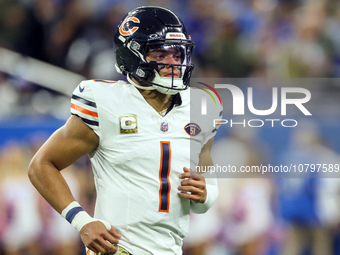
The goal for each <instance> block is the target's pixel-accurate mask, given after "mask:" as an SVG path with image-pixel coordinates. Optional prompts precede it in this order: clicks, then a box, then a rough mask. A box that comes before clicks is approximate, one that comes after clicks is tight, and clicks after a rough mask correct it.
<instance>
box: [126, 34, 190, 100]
mask: <svg viewBox="0 0 340 255" xmlns="http://www.w3.org/2000/svg"><path fill="white" fill-rule="evenodd" d="M138 45H141V44H140V43H138ZM128 48H129V49H130V50H131V52H133V54H135V55H136V56H138V57H139V60H140V62H139V66H138V68H137V69H136V71H135V72H133V73H130V75H131V77H133V78H134V79H135V80H137V81H138V82H139V83H140V84H141V85H137V86H136V84H135V83H134V82H133V81H131V77H129V75H128V80H129V81H130V82H132V83H133V84H134V85H135V86H136V87H138V88H141V89H145V90H154V89H156V90H157V91H159V92H161V93H163V94H171V95H174V94H177V93H178V92H179V91H181V90H185V89H186V88H187V87H188V85H189V80H190V77H191V72H192V70H193V65H192V64H191V52H192V48H193V44H192V43H190V42H184V41H182V40H180V42H178V40H176V41H166V42H164V43H159V42H158V43H146V44H145V47H143V48H142V53H141V52H140V51H139V50H138V48H140V47H136V42H135V43H130V47H128ZM148 85H149V86H148Z"/></svg>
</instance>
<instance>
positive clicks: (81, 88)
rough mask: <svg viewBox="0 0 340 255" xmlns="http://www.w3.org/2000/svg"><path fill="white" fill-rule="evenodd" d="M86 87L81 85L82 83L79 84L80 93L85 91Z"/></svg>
mask: <svg viewBox="0 0 340 255" xmlns="http://www.w3.org/2000/svg"><path fill="white" fill-rule="evenodd" d="M84 89H85V86H84V87H80V85H79V91H80V93H82V92H83V91H84Z"/></svg>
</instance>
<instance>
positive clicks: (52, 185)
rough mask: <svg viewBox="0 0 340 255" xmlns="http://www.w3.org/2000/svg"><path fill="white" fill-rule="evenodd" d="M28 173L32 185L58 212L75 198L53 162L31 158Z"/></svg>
mask: <svg viewBox="0 0 340 255" xmlns="http://www.w3.org/2000/svg"><path fill="white" fill-rule="evenodd" d="M28 175H29V179H30V180H31V182H32V184H33V186H34V187H35V188H36V189H37V190H38V192H39V193H40V194H41V195H42V196H43V197H44V198H45V200H46V201H47V202H48V203H49V204H50V205H51V206H52V207H53V208H54V209H55V210H56V211H57V212H58V213H61V212H62V210H63V209H65V207H66V206H68V205H69V204H70V203H71V202H72V201H74V200H75V199H74V197H73V195H72V193H71V191H70V189H69V187H68V185H67V183H66V181H65V179H64V177H63V176H62V175H61V173H60V171H59V170H58V169H57V168H56V167H55V166H54V165H53V164H51V163H46V162H41V161H39V160H38V159H36V158H33V160H32V161H31V163H30V166H29V170H28Z"/></svg>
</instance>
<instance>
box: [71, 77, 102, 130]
mask: <svg viewBox="0 0 340 255" xmlns="http://www.w3.org/2000/svg"><path fill="white" fill-rule="evenodd" d="M92 87H93V84H91V81H82V82H81V83H80V84H79V85H78V86H77V87H76V89H75V90H74V91H73V94H72V98H71V114H73V115H76V116H78V117H79V118H81V119H82V120H83V121H84V123H85V124H86V125H87V126H89V127H90V128H91V129H93V130H94V131H95V132H96V133H98V131H99V118H98V109H97V104H96V100H95V98H94V95H93V92H92Z"/></svg>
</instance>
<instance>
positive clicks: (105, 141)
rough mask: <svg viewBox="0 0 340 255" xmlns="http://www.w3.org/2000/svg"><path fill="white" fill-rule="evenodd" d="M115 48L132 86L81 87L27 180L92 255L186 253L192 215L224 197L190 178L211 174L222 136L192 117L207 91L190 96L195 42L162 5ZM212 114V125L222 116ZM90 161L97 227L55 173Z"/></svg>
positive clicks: (144, 14)
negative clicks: (195, 100) (203, 170)
mask: <svg viewBox="0 0 340 255" xmlns="http://www.w3.org/2000/svg"><path fill="white" fill-rule="evenodd" d="M114 43H115V54H116V62H117V70H118V72H120V73H122V74H124V75H126V77H127V80H128V82H126V81H116V82H111V81H105V80H88V81H83V82H81V83H80V84H79V85H78V87H77V88H76V89H75V90H74V93H73V95H72V99H71V113H72V116H71V117H70V118H69V119H68V121H67V122H66V124H65V125H64V126H63V127H61V128H60V129H59V130H57V131H56V132H55V133H54V134H53V135H52V136H51V137H50V138H49V139H48V140H47V141H46V143H45V144H44V145H43V146H42V147H41V148H40V150H39V151H38V152H37V153H36V155H35V156H34V157H33V159H32V161H31V163H30V167H29V177H30V179H31V181H32V183H33V185H34V186H35V187H36V188H37V190H38V191H39V192H40V193H41V194H42V195H43V197H44V198H45V199H46V200H47V201H48V202H49V203H50V204H51V205H52V206H53V207H54V208H55V210H57V211H58V212H59V213H60V214H61V215H62V216H63V217H64V218H66V220H68V221H69V222H70V223H71V224H72V225H73V226H74V227H75V228H76V229H77V230H78V231H79V233H80V236H81V239H82V241H83V243H84V244H85V246H86V247H87V250H88V253H87V254H96V253H97V254H98V253H101V254H104V253H109V252H111V253H114V252H117V254H157V255H160V254H171V255H173V254H182V240H183V238H184V236H185V235H186V234H187V232H188V225H189V214H190V211H192V212H195V213H204V212H206V211H207V210H208V209H209V208H210V207H211V206H212V204H213V203H214V201H215V200H216V198H217V195H218V189H217V185H216V180H214V179H211V178H203V177H202V176H201V175H200V174H198V173H196V172H194V171H192V170H191V169H192V168H193V167H194V166H200V165H201V166H209V165H212V160H211V157H210V149H211V147H212V144H213V137H214V135H215V132H216V128H215V127H213V125H212V123H213V121H212V119H209V118H208V117H207V118H204V119H202V118H198V117H196V115H193V114H192V111H191V107H192V105H191V103H190V97H192V95H193V94H199V93H201V92H202V90H194V89H187V87H188V85H189V80H190V76H191V72H192V70H193V65H192V64H191V53H192V49H193V46H194V43H193V42H192V41H191V39H190V37H189V36H188V34H187V32H186V29H185V27H184V25H183V23H182V22H181V20H180V19H179V18H178V17H177V16H176V15H175V14H174V13H173V12H172V11H170V10H168V9H166V8H162V7H156V6H147V7H139V8H137V9H135V10H133V11H131V12H129V13H128V14H127V16H126V17H124V18H123V20H122V22H121V23H120V24H119V25H118V27H117V29H116V32H115V35H114ZM202 93H205V92H202ZM211 101H212V100H211ZM214 107H215V108H214V109H213V111H212V112H213V114H211V117H210V118H216V117H217V118H218V117H219V114H220V112H221V110H222V108H221V106H214ZM85 154H89V156H90V159H91V164H92V168H93V172H94V180H95V185H96V191H97V200H96V206H95V214H94V218H92V217H91V216H89V215H88V214H87V213H86V212H85V211H84V210H83V209H82V207H81V206H80V205H79V203H78V202H77V201H76V200H75V199H74V197H73V196H72V194H71V192H70V190H69V188H68V186H67V184H66V182H65V180H64V179H63V177H62V176H61V174H60V172H59V171H60V170H62V169H64V168H65V167H67V166H68V165H70V164H72V163H73V162H75V161H76V160H77V159H78V158H80V157H81V156H83V155H85ZM190 167H191V168H190Z"/></svg>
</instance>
